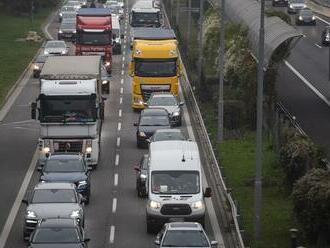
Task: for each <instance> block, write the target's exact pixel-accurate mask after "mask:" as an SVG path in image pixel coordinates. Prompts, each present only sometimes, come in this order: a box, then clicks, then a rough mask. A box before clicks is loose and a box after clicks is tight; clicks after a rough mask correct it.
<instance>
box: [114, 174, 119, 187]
mask: <svg viewBox="0 0 330 248" xmlns="http://www.w3.org/2000/svg"><path fill="white" fill-rule="evenodd" d="M113 185H114V186H116V187H117V186H118V173H116V174H115V176H114V179H113Z"/></svg>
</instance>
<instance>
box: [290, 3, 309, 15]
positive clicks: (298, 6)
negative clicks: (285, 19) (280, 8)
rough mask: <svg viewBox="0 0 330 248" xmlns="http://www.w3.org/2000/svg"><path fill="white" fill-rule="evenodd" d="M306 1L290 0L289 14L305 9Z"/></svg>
mask: <svg viewBox="0 0 330 248" xmlns="http://www.w3.org/2000/svg"><path fill="white" fill-rule="evenodd" d="M306 7H307V6H306V1H305V0H289V2H288V9H287V10H288V13H289V14H295V13H297V11H298V10H300V9H305V8H306Z"/></svg>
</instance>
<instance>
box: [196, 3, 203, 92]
mask: <svg viewBox="0 0 330 248" xmlns="http://www.w3.org/2000/svg"><path fill="white" fill-rule="evenodd" d="M203 20H204V0H200V2H199V42H198V56H199V58H198V82H197V86H201V83H202V68H203ZM197 88H198V87H197Z"/></svg>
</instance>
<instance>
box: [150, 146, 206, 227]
mask: <svg viewBox="0 0 330 248" xmlns="http://www.w3.org/2000/svg"><path fill="white" fill-rule="evenodd" d="M146 190H147V192H145V193H146V194H147V195H148V202H147V207H146V215H147V216H146V219H147V231H148V233H155V232H157V231H159V229H160V228H161V227H162V226H163V225H164V223H167V222H170V221H194V222H199V223H201V224H202V225H204V218H205V203H204V197H210V196H211V189H210V188H206V189H205V192H204V191H203V184H202V169H201V161H200V157H199V151H198V147H197V144H196V143H195V142H192V141H182V140H180V141H178V140H171V141H160V142H152V143H151V144H150V149H149V161H148V175H147V180H146Z"/></svg>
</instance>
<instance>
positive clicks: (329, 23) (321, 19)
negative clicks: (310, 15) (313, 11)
mask: <svg viewBox="0 0 330 248" xmlns="http://www.w3.org/2000/svg"><path fill="white" fill-rule="evenodd" d="M315 18H316V19H318V20H320V21H321V22H324V23H325V24H327V25H330V22H327V21H326V20H324V19H323V18H321V17H319V16H315Z"/></svg>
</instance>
